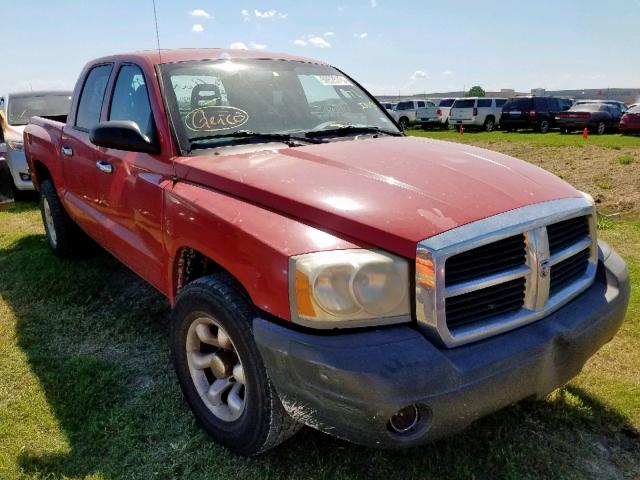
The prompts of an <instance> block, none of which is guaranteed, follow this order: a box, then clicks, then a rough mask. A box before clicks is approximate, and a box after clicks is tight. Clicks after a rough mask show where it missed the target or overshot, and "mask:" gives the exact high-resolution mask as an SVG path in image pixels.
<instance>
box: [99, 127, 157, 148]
mask: <svg viewBox="0 0 640 480" xmlns="http://www.w3.org/2000/svg"><path fill="white" fill-rule="evenodd" d="M89 139H90V140H91V143H93V144H94V145H97V146H98V147H106V148H115V149H116V150H124V151H127V152H143V153H159V152H160V147H159V146H158V145H157V144H156V143H155V142H154V141H153V140H151V139H150V138H149V137H147V136H146V135H145V134H144V133H142V132H141V131H140V127H139V126H138V124H137V123H136V122H132V121H131V120H110V121H108V122H102V123H99V124H98V125H96V126H95V127H93V128H92V129H91V132H90V133H89Z"/></svg>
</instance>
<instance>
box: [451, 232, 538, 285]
mask: <svg viewBox="0 0 640 480" xmlns="http://www.w3.org/2000/svg"><path fill="white" fill-rule="evenodd" d="M525 248H526V247H525V240H524V235H523V234H520V235H514V236H512V237H508V238H504V239H502V240H499V241H497V242H493V243H489V244H487V245H483V246H481V247H477V248H474V249H472V250H467V251H466V252H463V253H459V254H457V255H454V256H452V257H450V258H448V259H447V261H446V265H445V285H446V286H450V285H453V284H456V283H461V282H468V281H470V280H475V279H478V278H481V277H486V276H487V275H491V274H494V273H498V272H503V271H506V270H511V269H514V268H518V267H520V266H522V265H524V264H525V262H526V251H525Z"/></svg>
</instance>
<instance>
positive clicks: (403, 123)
mask: <svg viewBox="0 0 640 480" xmlns="http://www.w3.org/2000/svg"><path fill="white" fill-rule="evenodd" d="M398 125H400V128H401V129H402V130H406V129H407V128H409V119H408V118H407V117H401V118H400V120H398Z"/></svg>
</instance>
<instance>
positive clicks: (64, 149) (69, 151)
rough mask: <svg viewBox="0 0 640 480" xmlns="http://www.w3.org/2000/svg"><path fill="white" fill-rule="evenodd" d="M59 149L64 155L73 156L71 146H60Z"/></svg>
mask: <svg viewBox="0 0 640 480" xmlns="http://www.w3.org/2000/svg"><path fill="white" fill-rule="evenodd" d="M60 151H61V152H62V154H63V155H64V156H65V157H73V148H71V147H62V148H61V149H60Z"/></svg>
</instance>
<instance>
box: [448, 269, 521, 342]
mask: <svg viewBox="0 0 640 480" xmlns="http://www.w3.org/2000/svg"><path fill="white" fill-rule="evenodd" d="M524 293H525V279H524V278H517V279H515V280H511V281H508V282H504V283H500V284H498V285H494V286H492V287H487V288H483V289H482V290H475V291H473V292H469V293H465V294H463V295H457V296H455V297H449V298H447V299H446V300H445V308H446V312H447V326H448V327H449V328H451V329H454V328H457V327H461V326H464V325H467V324H470V323H476V322H479V321H481V320H485V319H487V318H491V317H496V316H498V315H502V314H505V313H509V312H514V311H517V310H520V309H521V308H522V306H523V305H524Z"/></svg>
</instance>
